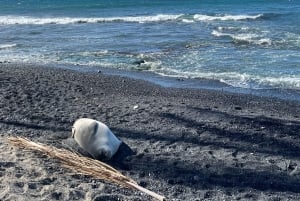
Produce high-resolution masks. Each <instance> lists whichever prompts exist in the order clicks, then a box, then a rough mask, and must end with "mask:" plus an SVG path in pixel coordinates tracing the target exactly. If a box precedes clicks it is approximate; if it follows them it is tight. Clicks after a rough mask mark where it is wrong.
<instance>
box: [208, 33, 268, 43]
mask: <svg viewBox="0 0 300 201" xmlns="http://www.w3.org/2000/svg"><path fill="white" fill-rule="evenodd" d="M211 34H212V35H213V36H216V37H224V36H225V37H230V38H232V39H233V41H236V42H242V43H250V44H256V45H272V40H271V39H270V38H261V36H259V35H257V34H253V33H239V34H230V33H223V32H219V31H216V30H213V31H212V33H211Z"/></svg>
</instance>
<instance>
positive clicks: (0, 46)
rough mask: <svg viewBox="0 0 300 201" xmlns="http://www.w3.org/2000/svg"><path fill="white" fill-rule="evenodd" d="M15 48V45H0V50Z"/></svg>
mask: <svg viewBox="0 0 300 201" xmlns="http://www.w3.org/2000/svg"><path fill="white" fill-rule="evenodd" d="M16 46H17V44H0V50H1V49H8V48H12V47H16Z"/></svg>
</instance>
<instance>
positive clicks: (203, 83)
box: [3, 63, 300, 102]
mask: <svg viewBox="0 0 300 201" xmlns="http://www.w3.org/2000/svg"><path fill="white" fill-rule="evenodd" d="M3 64H4V65H12V66H14V65H25V66H43V67H46V68H48V67H50V68H58V69H62V70H63V69H67V70H74V71H78V72H84V73H103V74H105V75H112V76H121V77H126V78H130V79H136V80H144V81H147V82H150V83H153V84H156V85H159V86H161V87H166V88H171V89H172V88H179V89H200V90H214V91H221V92H227V93H233V94H237V95H238V94H245V95H253V96H257V97H263V98H278V99H282V100H288V101H298V102H300V90H296V89H282V88H261V89H250V88H240V87H234V86H231V85H228V84H226V83H223V82H221V81H219V80H211V79H205V78H185V77H170V76H164V75H160V74H157V73H155V72H151V71H138V70H126V69H113V68H105V67H101V66H85V65H70V64H42V65H40V64H31V63H28V64H22V63H3Z"/></svg>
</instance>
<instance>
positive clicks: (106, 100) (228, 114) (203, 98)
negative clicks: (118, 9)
mask: <svg viewBox="0 0 300 201" xmlns="http://www.w3.org/2000/svg"><path fill="white" fill-rule="evenodd" d="M0 108H1V110H0V133H1V134H0V138H1V139H0V152H1V154H0V180H1V183H0V200H97V201H100V200H101V201H102V200H103V201H104V200H106V201H109V200H112V201H115V200H134V201H143V200H152V199H151V198H150V197H148V196H146V195H144V194H141V193H140V192H137V191H133V190H128V189H123V188H121V187H118V186H115V185H112V184H109V183H105V182H102V181H100V180H97V179H94V178H91V177H88V176H84V175H78V174H75V173H73V172H71V171H70V170H67V169H65V168H63V167H62V166H60V164H59V162H58V161H56V160H54V159H49V158H47V157H45V156H43V155H41V154H38V153H35V152H32V151H26V150H23V149H18V148H15V147H12V146H9V145H8V144H7V142H6V138H7V137H8V136H23V137H27V138H29V139H31V140H33V141H38V142H43V143H46V144H50V145H54V146H57V147H60V148H61V147H64V148H69V149H74V148H75V149H76V145H75V144H74V141H72V139H70V135H71V126H72V124H73V122H74V121H75V120H76V119H77V118H80V117H88V118H94V119H97V120H99V121H102V122H104V123H105V124H107V125H108V126H109V127H110V128H111V130H112V131H113V132H114V133H115V135H116V136H118V137H119V138H120V139H121V140H122V141H123V142H124V144H123V145H122V147H121V148H120V150H119V152H118V153H117V155H116V156H115V157H114V158H113V160H111V161H109V162H108V163H109V164H111V165H112V166H114V167H115V168H116V169H118V170H120V171H121V172H122V173H123V174H125V175H127V176H129V177H131V178H132V179H134V180H136V181H137V182H138V183H139V184H140V185H142V186H144V187H146V188H148V189H150V190H152V191H155V192H157V193H159V194H162V195H165V196H166V197H167V198H168V200H189V201H195V200H300V135H299V130H300V103H299V102H292V101H290V102H289V101H283V100H277V99H271V98H270V99H269V98H261V97H255V96H248V95H240V94H229V93H223V92H219V91H209V90H192V89H171V88H163V87H160V86H157V85H154V84H151V83H148V82H145V81H142V80H133V79H128V78H124V77H120V76H108V75H103V74H101V73H97V72H94V73H92V72H90V73H82V72H77V71H71V70H63V69H56V68H46V67H34V66H28V65H14V64H1V66H0Z"/></svg>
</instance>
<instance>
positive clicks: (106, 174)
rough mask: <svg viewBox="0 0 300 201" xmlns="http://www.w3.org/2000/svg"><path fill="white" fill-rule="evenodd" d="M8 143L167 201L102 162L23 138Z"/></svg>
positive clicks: (12, 138)
mask: <svg viewBox="0 0 300 201" xmlns="http://www.w3.org/2000/svg"><path fill="white" fill-rule="evenodd" d="M8 141H9V142H10V143H11V144H12V145H14V146H17V147H22V148H26V149H32V150H36V151H40V152H43V153H44V154H46V155H47V156H49V157H52V158H55V159H58V160H60V161H61V162H62V164H63V166H64V167H66V168H69V169H71V170H73V171H75V172H79V173H82V174H85V175H90V176H92V177H95V178H98V179H101V180H104V181H106V182H111V183H115V184H118V185H120V186H122V187H125V188H130V189H136V190H139V191H141V192H144V193H146V194H148V195H150V196H152V197H153V198H155V199H157V200H160V201H163V200H165V197H164V196H161V195H158V194H157V193H154V192H152V191H150V190H148V189H145V188H143V187H141V186H139V185H138V184H137V182H135V181H134V180H132V179H130V178H128V177H126V176H124V175H122V174H121V173H120V172H119V171H117V170H116V169H114V168H113V167H111V166H109V165H107V164H105V163H103V162H101V161H98V160H94V159H91V158H87V157H83V156H79V155H77V154H75V153H73V152H71V151H68V150H66V149H58V148H55V147H53V146H48V145H45V144H42V143H35V142H32V141H30V140H28V139H25V138H21V137H9V138H8Z"/></svg>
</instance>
